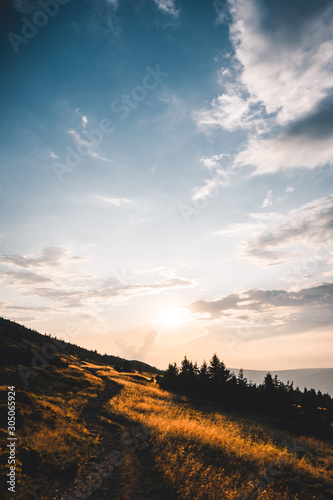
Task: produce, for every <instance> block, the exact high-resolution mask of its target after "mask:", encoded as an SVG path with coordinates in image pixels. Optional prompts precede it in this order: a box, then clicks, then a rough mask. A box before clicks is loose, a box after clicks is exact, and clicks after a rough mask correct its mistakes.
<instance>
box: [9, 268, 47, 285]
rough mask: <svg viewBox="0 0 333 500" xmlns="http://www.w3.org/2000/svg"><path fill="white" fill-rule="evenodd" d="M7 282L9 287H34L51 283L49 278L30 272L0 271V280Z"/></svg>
mask: <svg viewBox="0 0 333 500" xmlns="http://www.w3.org/2000/svg"><path fill="white" fill-rule="evenodd" d="M1 277H2V278H3V280H8V282H9V284H10V285H35V284H38V283H45V282H51V281H52V280H51V279H50V278H47V277H46V276H41V275H40V274H37V273H32V272H17V271H5V272H3V271H0V279H1Z"/></svg>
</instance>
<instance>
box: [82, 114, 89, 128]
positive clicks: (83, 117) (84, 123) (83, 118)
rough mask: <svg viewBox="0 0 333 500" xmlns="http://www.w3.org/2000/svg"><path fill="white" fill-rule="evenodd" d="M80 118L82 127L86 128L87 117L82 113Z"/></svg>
mask: <svg viewBox="0 0 333 500" xmlns="http://www.w3.org/2000/svg"><path fill="white" fill-rule="evenodd" d="M81 120H82V127H83V128H86V126H87V125H88V118H87V117H86V116H84V115H83V116H82V118H81Z"/></svg>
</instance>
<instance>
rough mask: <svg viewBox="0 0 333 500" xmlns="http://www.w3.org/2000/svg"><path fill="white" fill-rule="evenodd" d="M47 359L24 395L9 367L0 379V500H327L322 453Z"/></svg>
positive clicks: (89, 366) (331, 482) (89, 368)
mask: <svg viewBox="0 0 333 500" xmlns="http://www.w3.org/2000/svg"><path fill="white" fill-rule="evenodd" d="M36 345H37V344H36ZM12 348H13V349H14V348H15V347H14V345H13V346H12ZM30 348H31V343H30V346H29V349H30ZM14 357H15V356H13V357H12V358H13V359H14ZM56 359H57V362H56V363H53V364H52V363H49V364H48V366H47V367H45V369H43V370H41V371H40V373H39V374H38V376H37V377H34V378H33V379H31V382H30V383H29V386H28V387H25V386H24V384H22V383H21V386H20V387H19V384H20V380H19V378H18V377H17V374H16V365H15V363H14V364H13V363H12V362H8V363H7V365H6V367H5V369H3V370H2V380H3V381H4V382H5V383H6V384H15V385H17V387H18V391H17V401H18V403H17V406H18V408H17V424H18V425H17V427H18V431H17V437H18V464H17V465H18V468H17V472H18V484H17V493H16V494H15V497H14V496H12V497H9V496H7V497H5V496H4V495H5V494H6V493H5V490H4V489H2V491H1V492H0V497H2V498H16V499H41V500H42V499H45V500H46V499H47V500H49V499H53V498H54V499H60V498H63V499H64V500H65V499H67V500H68V499H73V498H75V499H79V498H80V499H83V498H91V499H92V500H97V499H98V500H103V499H105V500H106V499H108V500H112V499H113V500H116V499H117V498H118V499H126V500H130V499H131V500H134V499H135V500H153V499H156V500H157V499H160V500H162V499H165V500H173V499H174V500H176V499H191V500H192V499H198V500H199V499H207V500H215V499H226V500H227V499H235V500H236V499H238V500H240V499H245V498H248V499H286V500H287V499H296V498H297V499H298V500H307V499H323V500H324V499H325V500H326V499H328V498H331V497H332V496H333V476H332V465H333V447H332V445H331V444H329V443H324V442H322V441H319V440H316V439H314V438H305V437H297V440H296V441H295V436H293V435H290V434H288V433H286V432H282V431H278V430H276V429H274V428H272V427H271V426H270V425H269V422H268V421H267V420H265V419H260V418H254V417H244V416H240V415H235V414H227V413H219V412H217V411H216V410H215V409H214V408H213V407H211V406H209V405H204V404H203V403H202V402H201V403H200V402H197V401H195V400H190V399H188V398H185V397H181V396H178V395H175V394H171V393H169V392H167V391H164V390H161V389H159V388H158V386H157V385H156V384H155V383H154V382H152V381H151V380H150V377H151V375H150V374H146V375H144V374H143V375H139V374H133V373H118V372H117V371H115V370H114V369H113V368H111V367H109V366H106V365H103V364H100V363H91V362H84V361H83V360H82V359H79V357H77V356H75V355H71V354H68V353H66V352H65V351H63V352H62V351H61V352H59V353H58V355H57V358H56ZM1 389H2V394H3V397H2V401H1V406H0V416H1V429H0V435H1V438H2V444H6V442H5V439H6V437H7V431H6V414H7V409H6V386H5V385H3V386H2V387H1ZM141 424H143V425H144V428H143V427H140V425H141ZM117 453H118V455H117ZM114 456H116V458H114ZM117 457H118V458H117ZM119 457H121V460H119ZM5 458H6V457H5V455H3V456H2V470H1V475H2V478H3V477H4V471H5V460H4V459H5ZM110 463H111V464H112V465H113V467H112V465H110ZM103 464H104V465H103Z"/></svg>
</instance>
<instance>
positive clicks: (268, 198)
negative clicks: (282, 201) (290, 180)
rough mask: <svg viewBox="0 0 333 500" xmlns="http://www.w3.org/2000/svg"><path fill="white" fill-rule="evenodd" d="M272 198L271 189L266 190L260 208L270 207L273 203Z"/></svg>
mask: <svg viewBox="0 0 333 500" xmlns="http://www.w3.org/2000/svg"><path fill="white" fill-rule="evenodd" d="M272 198H273V191H267V194H266V198H265V199H264V201H263V204H262V205H261V208H267V207H271V206H272V205H273V201H272Z"/></svg>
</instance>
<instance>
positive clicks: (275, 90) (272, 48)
mask: <svg viewBox="0 0 333 500" xmlns="http://www.w3.org/2000/svg"><path fill="white" fill-rule="evenodd" d="M229 3H230V8H231V13H232V17H233V22H232V24H231V38H232V41H233V44H234V48H235V54H236V57H237V59H238V60H239V61H240V62H241V64H242V67H243V70H242V74H241V81H242V83H243V84H244V85H245V87H246V88H247V90H248V91H249V93H250V94H251V96H252V97H255V98H256V99H257V100H258V101H261V102H263V103H264V105H265V107H266V110H267V112H268V113H277V120H278V122H279V123H281V124H285V123H287V122H290V121H292V120H295V119H298V118H300V117H302V116H304V115H306V114H307V113H309V112H310V111H311V110H313V109H314V108H315V106H316V105H317V104H318V103H319V101H320V100H321V99H323V98H324V97H326V96H327V94H328V92H329V90H330V89H331V88H332V86H333V71H332V70H333V40H332V35H333V28H332V26H333V4H332V2H325V1H320V2H311V3H312V4H315V5H312V6H310V7H311V12H310V11H309V8H310V7H309V5H308V4H309V2H306V1H304V2H295V1H293V0H292V1H289V2H288V3H286V2H284V1H279V2H276V1H272V2H267V3H263V2H258V1H257V0H230V1H229ZM302 11H304V12H302ZM307 11H309V15H308V16H307V15H306V13H307ZM310 13H311V15H310ZM269 16H275V19H271V18H270V17H269ZM297 17H298V21H297V22H295V23H293V22H291V20H292V19H293V18H295V19H296V18H297ZM266 23H267V24H266Z"/></svg>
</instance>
